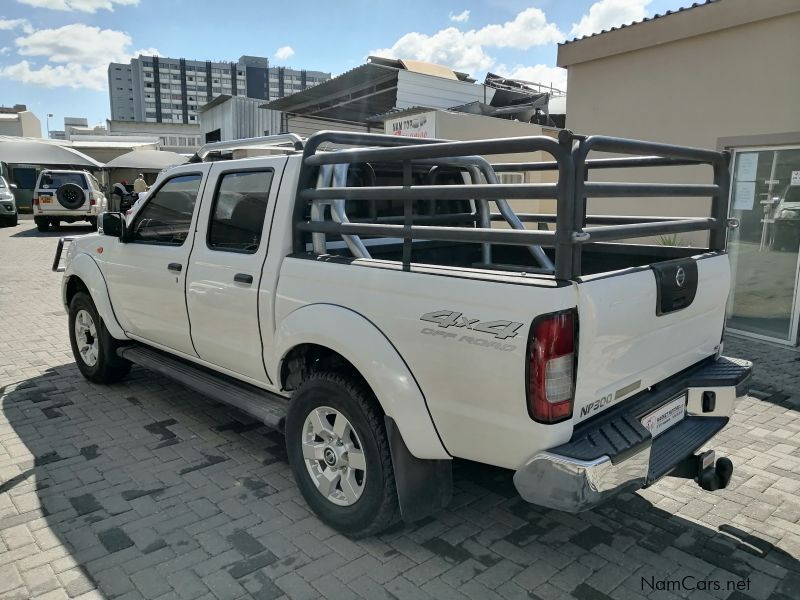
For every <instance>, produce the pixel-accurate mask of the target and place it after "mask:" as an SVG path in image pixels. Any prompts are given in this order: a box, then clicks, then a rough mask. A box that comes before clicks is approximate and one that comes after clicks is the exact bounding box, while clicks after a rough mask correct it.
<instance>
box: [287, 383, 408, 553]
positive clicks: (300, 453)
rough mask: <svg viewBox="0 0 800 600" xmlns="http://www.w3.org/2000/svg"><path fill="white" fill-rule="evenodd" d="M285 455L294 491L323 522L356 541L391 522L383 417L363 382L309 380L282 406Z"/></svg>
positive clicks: (393, 496)
mask: <svg viewBox="0 0 800 600" xmlns="http://www.w3.org/2000/svg"><path fill="white" fill-rule="evenodd" d="M286 450H287V454H288V456H289V463H290V465H291V467H292V473H293V474H294V477H295V480H296V481H297V486H298V487H299V488H300V492H301V493H302V494H303V497H304V498H305V500H306V502H307V503H308V504H309V506H310V507H311V508H312V509H313V510H314V512H315V513H316V514H317V516H319V518H320V519H321V520H322V521H323V522H325V523H326V524H328V525H330V526H331V527H333V528H334V529H336V530H338V531H340V532H342V533H344V534H346V535H349V536H351V537H354V538H360V537H365V536H369V535H373V534H376V533H379V532H381V531H383V530H384V529H386V528H387V527H390V526H391V525H393V524H394V523H396V522H397V521H398V519H399V508H398V503H397V488H396V486H395V480H394V470H393V469H392V459H391V454H390V452H389V441H388V439H387V436H386V427H385V424H384V420H383V413H382V412H381V410H380V408H379V406H378V403H377V400H376V399H375V396H374V395H373V394H372V392H371V391H370V390H369V388H368V387H367V386H366V385H365V384H363V383H362V382H360V381H357V380H355V379H353V378H346V377H343V376H340V375H337V374H334V373H325V372H322V373H314V374H312V375H310V376H309V378H308V379H307V380H306V381H304V382H303V383H302V384H301V385H300V387H299V388H298V390H297V391H296V392H295V394H294V396H293V397H292V400H291V402H290V404H289V410H288V413H287V416H286Z"/></svg>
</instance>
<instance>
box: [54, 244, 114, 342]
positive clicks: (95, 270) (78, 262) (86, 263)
mask: <svg viewBox="0 0 800 600" xmlns="http://www.w3.org/2000/svg"><path fill="white" fill-rule="evenodd" d="M80 291H84V292H86V293H88V294H89V295H90V296H91V298H92V302H94V305H95V308H97V312H98V314H99V315H100V317H101V318H102V319H103V323H104V324H105V326H106V329H107V330H108V332H109V333H110V334H111V336H112V337H113V338H116V339H118V340H126V339H128V336H126V335H125V331H124V330H123V329H122V327H121V326H120V324H119V322H118V321H117V317H116V315H114V308H113V306H112V305H111V298H110V297H109V295H108V288H107V286H106V280H105V278H104V277H103V273H102V272H101V271H100V267H99V266H98V265H97V263H96V262H95V261H94V259H92V258H91V257H90V256H88V255H87V254H77V255H76V256H75V257H74V258H73V259H72V260H71V261H70V264H69V267H68V268H67V270H66V272H65V273H64V279H63V281H62V299H63V302H64V308H65V309H67V310H69V303H70V302H71V301H72V298H73V297H74V296H75V294H77V293H78V292H80Z"/></svg>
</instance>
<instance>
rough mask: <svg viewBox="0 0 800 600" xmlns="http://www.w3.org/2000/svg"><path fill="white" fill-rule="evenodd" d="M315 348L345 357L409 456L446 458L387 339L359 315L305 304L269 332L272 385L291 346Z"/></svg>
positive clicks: (409, 377) (332, 306) (410, 379)
mask: <svg viewBox="0 0 800 600" xmlns="http://www.w3.org/2000/svg"><path fill="white" fill-rule="evenodd" d="M302 344H317V345H320V346H324V347H326V348H330V349H331V350H333V351H335V352H338V353H339V354H341V355H342V356H343V357H344V358H346V359H347V360H348V361H349V362H350V363H351V364H352V365H353V366H354V367H355V368H356V369H357V370H358V372H359V373H360V374H361V375H362V376H363V377H364V379H365V380H366V381H367V383H368V384H369V386H370V388H371V389H372V391H373V392H374V393H375V396H376V397H377V398H378V402H380V404H381V407H382V408H383V411H384V413H385V414H386V416H388V417H390V418H391V419H393V420H394V422H395V423H396V425H397V429H398V430H399V431H400V433H401V435H402V438H403V441H404V442H405V444H406V446H407V447H408V450H409V451H410V452H411V454H412V455H413V456H414V457H416V458H419V459H438V460H450V459H451V457H450V455H449V454H448V453H447V450H446V449H445V447H444V446H443V445H442V442H441V440H440V439H439V434H438V433H437V431H436V428H435V426H434V424H433V419H432V418H431V415H430V412H429V411H428V406H427V404H426V402H425V397H424V396H423V394H422V391H421V390H420V388H419V385H418V384H417V382H416V380H415V379H414V377H413V375H412V374H411V371H410V370H409V369H408V366H407V365H406V363H405V362H404V361H403V359H402V357H401V356H400V354H399V353H398V352H397V350H396V349H395V347H394V346H393V345H392V344H391V342H390V341H389V339H388V338H387V337H386V336H385V335H384V334H383V332H381V331H380V330H379V329H378V328H377V326H376V325H375V324H374V323H372V322H371V321H370V320H369V319H367V318H366V317H364V316H363V315H361V314H359V313H357V312H355V311H353V310H351V309H349V308H345V307H343V306H339V305H335V304H308V305H306V306H303V307H301V308H298V309H297V310H295V311H293V312H291V313H290V314H289V315H287V316H286V317H285V318H284V319H283V320H282V321H281V323H280V325H279V327H278V328H277V331H276V332H275V342H274V345H273V348H274V352H275V353H274V355H273V356H274V357H275V358H276V359H278V360H274V361H272V362H273V367H274V371H273V373H272V375H273V381H280V373H281V367H282V364H283V361H284V359H285V358H286V355H287V354H288V353H289V351H291V350H292V348H294V347H296V346H299V345H302Z"/></svg>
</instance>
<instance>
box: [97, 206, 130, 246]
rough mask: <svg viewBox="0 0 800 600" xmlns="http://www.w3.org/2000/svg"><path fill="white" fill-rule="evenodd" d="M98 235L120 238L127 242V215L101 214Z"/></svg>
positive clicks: (116, 213)
mask: <svg viewBox="0 0 800 600" xmlns="http://www.w3.org/2000/svg"><path fill="white" fill-rule="evenodd" d="M97 233H100V234H102V235H108V236H111V237H115V238H119V240H120V241H121V242H124V241H125V215H123V214H122V213H119V212H103V213H100V216H99V218H98V223H97Z"/></svg>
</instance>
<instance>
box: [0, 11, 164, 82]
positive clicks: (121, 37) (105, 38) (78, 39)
mask: <svg viewBox="0 0 800 600" xmlns="http://www.w3.org/2000/svg"><path fill="white" fill-rule="evenodd" d="M14 44H15V45H16V47H17V53H18V54H19V55H20V56H28V57H44V62H45V64H44V65H42V66H37V65H35V64H33V63H32V62H30V61H28V60H23V61H21V62H18V63H16V64H13V65H7V66H4V67H0V76H4V77H9V78H11V79H16V80H18V81H21V82H23V83H30V84H33V85H43V86H46V87H71V88H88V89H92V90H104V89H106V86H107V69H108V63H109V62H127V61H128V60H129V59H130V58H131V57H133V56H137V55H139V54H148V55H152V54H159V52H158V50H155V49H153V48H148V49H143V50H136V51H133V52H132V51H131V49H130V47H131V44H132V40H131V37H130V35H128V34H127V33H125V32H123V31H115V30H113V29H100V28H99V27H91V26H89V25H84V24H82V23H74V24H72V25H64V26H63V27H59V28H58V29H40V30H38V31H34V32H33V33H31V34H30V35H27V36H23V37H19V38H17V39H16V40H14Z"/></svg>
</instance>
